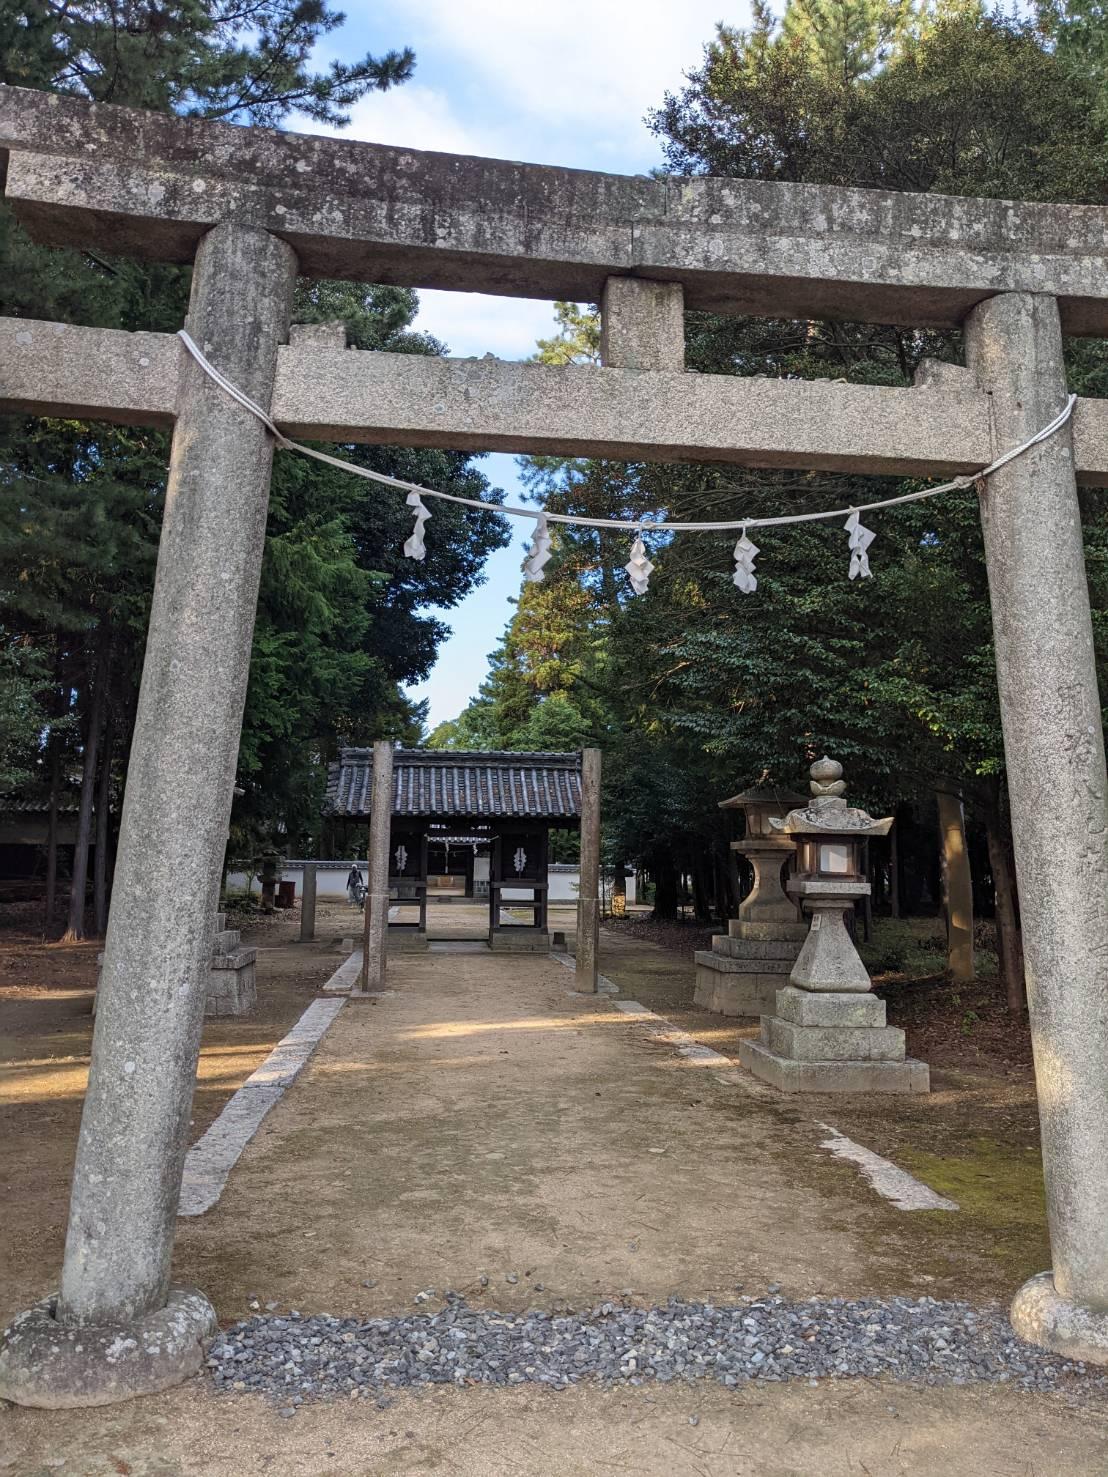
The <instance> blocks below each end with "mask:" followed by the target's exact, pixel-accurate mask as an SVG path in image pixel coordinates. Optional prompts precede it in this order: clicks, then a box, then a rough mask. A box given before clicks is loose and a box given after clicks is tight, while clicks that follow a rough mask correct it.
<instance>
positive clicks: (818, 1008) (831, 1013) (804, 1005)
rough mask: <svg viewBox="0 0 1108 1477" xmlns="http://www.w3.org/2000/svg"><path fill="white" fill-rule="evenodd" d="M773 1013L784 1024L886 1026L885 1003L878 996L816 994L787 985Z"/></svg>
mask: <svg viewBox="0 0 1108 1477" xmlns="http://www.w3.org/2000/svg"><path fill="white" fill-rule="evenodd" d="M774 1010H775V1013H776V1015H777V1016H778V1018H779V1019H780V1020H782V1021H791V1022H792V1024H793V1025H796V1026H840V1027H853V1028H857V1027H859V1026H883V1025H884V1024H885V1002H884V1000H879V999H878V998H877V996H876V995H859V994H844V995H831V994H826V993H824V994H816V993H815V992H814V991H812V990H798V989H796V988H795V987H794V986H793V985H786V986H785V988H784V989H783V990H778V992H777V999H776V1002H775V1006H774Z"/></svg>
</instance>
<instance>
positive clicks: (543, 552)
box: [523, 513, 554, 585]
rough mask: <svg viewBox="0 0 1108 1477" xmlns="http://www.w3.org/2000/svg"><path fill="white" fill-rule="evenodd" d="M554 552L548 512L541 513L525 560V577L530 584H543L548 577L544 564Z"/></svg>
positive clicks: (536, 521)
mask: <svg viewBox="0 0 1108 1477" xmlns="http://www.w3.org/2000/svg"><path fill="white" fill-rule="evenodd" d="M553 552H554V551H553V549H552V547H551V544H550V526H549V524H548V523H547V521H546V514H545V513H540V514H539V516H538V518H536V519H535V532H534V534H533V535H532V538H531V550H530V553H529V554H528V555H527V558H526V559H525V560H524V561H523V578H524V579H525V580H526V581H527V582H528V584H534V585H541V584H542V582H543V580H544V579H545V578H546V575H545V573H544V571H543V566H544V565H545V564H546V562H547V560H548V559H549V558H550V556H551V554H552V553H553Z"/></svg>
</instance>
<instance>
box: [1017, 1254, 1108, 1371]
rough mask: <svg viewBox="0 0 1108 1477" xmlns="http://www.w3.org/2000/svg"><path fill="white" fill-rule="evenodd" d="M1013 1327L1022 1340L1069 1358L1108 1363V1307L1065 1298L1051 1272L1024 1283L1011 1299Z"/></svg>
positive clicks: (1093, 1362) (1040, 1274)
mask: <svg viewBox="0 0 1108 1477" xmlns="http://www.w3.org/2000/svg"><path fill="white" fill-rule="evenodd" d="M1011 1317H1012V1327H1013V1328H1014V1329H1015V1330H1016V1332H1017V1333H1018V1334H1019V1336H1020V1338H1021V1339H1026V1340H1027V1342H1028V1343H1029V1344H1039V1345H1040V1346H1041V1347H1042V1348H1044V1349H1051V1350H1053V1352H1054V1353H1056V1354H1061V1355H1062V1356H1063V1357H1064V1358H1066V1359H1074V1360H1083V1361H1085V1362H1087V1363H1089V1364H1108V1308H1092V1307H1089V1306H1088V1305H1087V1304H1085V1303H1079V1302H1075V1301H1074V1300H1073V1299H1072V1298H1068V1297H1062V1296H1061V1294H1060V1293H1059V1292H1058V1289H1057V1288H1056V1287H1055V1285H1054V1278H1053V1276H1052V1275H1051V1273H1050V1272H1040V1273H1039V1275H1038V1276H1037V1277H1032V1278H1031V1279H1030V1281H1028V1282H1025V1283H1024V1284H1023V1286H1022V1287H1021V1288H1020V1290H1019V1292H1017V1293H1016V1295H1015V1297H1014V1298H1013V1299H1012V1312H1011Z"/></svg>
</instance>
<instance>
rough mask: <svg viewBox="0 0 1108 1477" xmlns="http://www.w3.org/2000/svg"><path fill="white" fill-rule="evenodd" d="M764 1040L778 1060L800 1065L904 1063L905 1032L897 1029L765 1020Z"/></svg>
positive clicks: (775, 1018)
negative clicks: (799, 1024) (812, 1024)
mask: <svg viewBox="0 0 1108 1477" xmlns="http://www.w3.org/2000/svg"><path fill="white" fill-rule="evenodd" d="M762 1040H763V1041H764V1043H765V1044H766V1046H768V1047H769V1049H770V1051H772V1052H773V1053H774V1055H775V1056H783V1057H787V1058H789V1060H790V1061H799V1062H902V1061H903V1060H904V1032H903V1031H901V1030H900V1029H899V1028H898V1027H896V1026H878V1027H874V1026H861V1027H857V1026H798V1025H795V1024H794V1023H793V1022H792V1021H783V1020H780V1019H779V1018H778V1017H777V1016H765V1017H763V1019H762Z"/></svg>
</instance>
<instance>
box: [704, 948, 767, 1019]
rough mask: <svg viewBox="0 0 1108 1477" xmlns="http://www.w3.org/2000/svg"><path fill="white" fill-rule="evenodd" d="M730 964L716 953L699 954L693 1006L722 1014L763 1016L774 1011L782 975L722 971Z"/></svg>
mask: <svg viewBox="0 0 1108 1477" xmlns="http://www.w3.org/2000/svg"><path fill="white" fill-rule="evenodd" d="M728 962H729V961H728V960H725V959H720V958H719V956H718V955H716V954H709V953H707V952H701V953H700V954H698V955H697V965H696V988H695V991H694V993H693V1004H694V1005H696V1006H698V1007H699V1008H700V1009H701V1010H711V1011H716V1012H718V1014H720V1015H735V1016H760V1015H770V1014H772V1012H773V1008H774V1002H775V1000H776V998H777V987H778V985H780V983H781V976H780V975H777V974H773V975H759V974H736V973H735V972H734V971H733V970H727V969H723V968H721V966H722V965H725V964H727V963H728Z"/></svg>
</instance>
